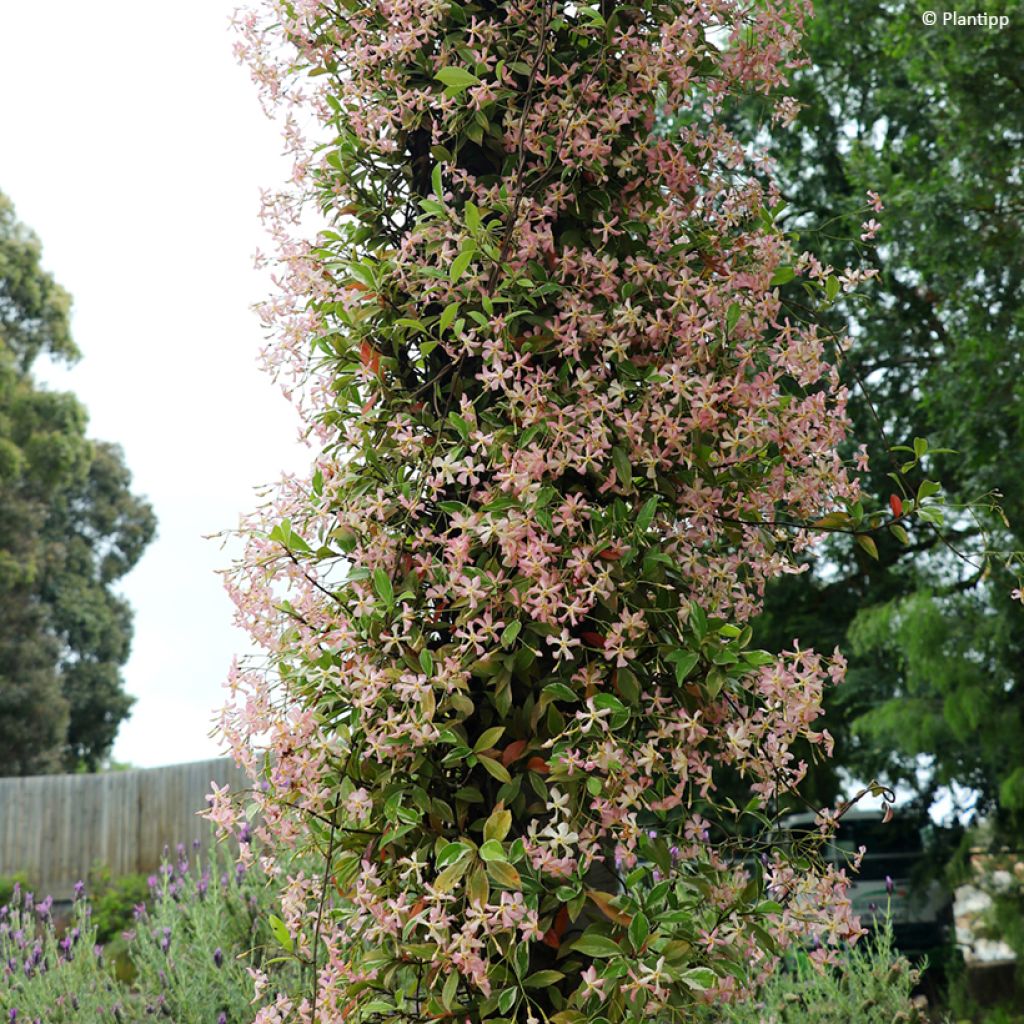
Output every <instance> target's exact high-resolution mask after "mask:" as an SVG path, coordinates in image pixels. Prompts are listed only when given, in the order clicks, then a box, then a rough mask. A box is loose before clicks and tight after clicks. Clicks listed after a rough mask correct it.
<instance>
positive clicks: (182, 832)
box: [0, 758, 250, 900]
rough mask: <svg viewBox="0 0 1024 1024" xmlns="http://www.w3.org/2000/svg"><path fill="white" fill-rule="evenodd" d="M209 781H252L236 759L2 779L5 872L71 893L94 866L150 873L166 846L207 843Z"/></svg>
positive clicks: (0, 845)
mask: <svg viewBox="0 0 1024 1024" xmlns="http://www.w3.org/2000/svg"><path fill="white" fill-rule="evenodd" d="M211 781H214V782H216V783H217V784H218V785H223V784H224V783H230V785H231V789H232V791H238V790H239V789H245V788H247V787H248V785H250V783H248V781H247V779H246V776H245V775H244V773H243V772H242V771H241V769H239V768H238V767H237V766H236V765H235V764H234V762H233V761H231V760H230V759H228V758H218V759H216V760H212V761H197V762H194V763H192V764H176V765H169V766H168V767H165V768H148V769H143V770H138V771H126V772H107V773H103V774H99V775H36V776H29V777H26V778H10V779H0V875H12V874H16V873H18V872H24V873H25V874H26V875H27V876H28V879H29V882H30V883H31V885H32V888H33V889H34V890H35V891H36V892H37V893H38V894H40V895H45V894H49V895H52V896H53V897H54V899H57V900H63V899H67V898H69V897H70V896H71V893H72V890H73V889H74V885H75V882H77V881H78V880H79V879H84V878H86V876H87V875H88V873H89V869H90V868H91V867H92V866H93V865H94V864H96V863H98V862H99V863H102V864H105V865H107V866H108V867H109V868H110V869H111V871H112V873H113V874H114V875H115V876H116V875H121V874H131V873H134V872H143V873H148V872H151V871H154V870H155V869H156V868H158V867H159V865H160V859H161V856H162V854H163V850H164V847H165V846H170V847H171V849H172V851H173V849H174V846H175V844H176V843H191V842H192V841H193V840H194V839H198V840H199V841H200V842H201V844H202V847H203V848H204V849H205V848H208V847H209V845H210V840H211V835H210V825H209V824H208V823H207V822H206V820H205V819H203V818H198V817H196V812H197V811H200V810H203V809H204V808H205V806H206V795H207V793H209V792H210V783H211Z"/></svg>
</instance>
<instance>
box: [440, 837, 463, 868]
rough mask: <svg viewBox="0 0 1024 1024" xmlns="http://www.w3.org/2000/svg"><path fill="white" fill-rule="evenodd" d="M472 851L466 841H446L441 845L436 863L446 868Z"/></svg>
mask: <svg viewBox="0 0 1024 1024" xmlns="http://www.w3.org/2000/svg"><path fill="white" fill-rule="evenodd" d="M470 852H471V848H470V847H469V846H467V845H466V844H465V843H446V844H445V845H444V846H443V847H441V852H440V853H439V854H438V855H437V859H436V861H435V863H436V865H437V867H438V868H446V867H448V865H449V864H454V863H455V862H456V861H458V860H461V859H462V858H463V857H465V856H466V854H467V853H470Z"/></svg>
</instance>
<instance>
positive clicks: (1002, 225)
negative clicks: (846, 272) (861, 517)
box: [748, 0, 1024, 841]
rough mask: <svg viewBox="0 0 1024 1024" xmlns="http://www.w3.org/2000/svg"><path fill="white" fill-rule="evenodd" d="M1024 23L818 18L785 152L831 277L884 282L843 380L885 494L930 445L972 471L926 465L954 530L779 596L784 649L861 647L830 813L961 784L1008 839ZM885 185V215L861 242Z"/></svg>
mask: <svg viewBox="0 0 1024 1024" xmlns="http://www.w3.org/2000/svg"><path fill="white" fill-rule="evenodd" d="M1011 7H1013V5H1006V4H999V3H996V4H991V5H988V6H987V8H986V10H987V11H988V12H989V13H990V14H992V15H993V16H999V15H1001V14H1011V15H1013V17H1011V18H1010V20H1009V22H1008V24H1007V26H1006V27H1005V28H1003V29H1001V30H1000V31H988V30H985V29H980V30H978V31H971V32H968V33H964V32H962V31H960V32H953V31H951V30H949V28H948V27H943V26H942V25H941V24H940V25H938V26H936V27H934V28H928V27H926V26H924V25H923V24H922V23H921V21H920V10H919V9H918V7H917V5H914V4H910V3H895V4H893V3H885V4H882V3H877V2H875V3H862V2H853V0H821V2H819V3H816V5H815V8H816V15H815V18H814V19H813V21H812V22H811V23H810V27H809V31H808V35H807V40H806V49H807V52H808V56H809V58H810V62H811V64H810V66H809V67H808V68H806V69H805V70H803V71H802V72H800V73H799V74H798V75H797V77H796V79H795V83H794V94H795V95H796V96H797V98H798V99H799V100H800V101H801V103H802V104H803V109H802V111H801V112H800V114H799V116H798V118H797V120H796V123H795V131H794V132H793V133H791V134H790V135H789V136H780V135H774V136H773V137H772V149H773V152H774V155H775V157H776V159H777V161H778V168H779V171H778V173H779V177H780V183H781V184H780V187H781V189H782V192H783V194H784V196H785V199H786V200H787V202H788V203H789V209H788V212H787V214H786V216H787V217H788V218H789V219H788V220H787V221H786V223H787V224H789V225H790V226H791V227H794V228H798V229H799V231H800V232H801V235H802V237H803V238H804V239H805V240H806V241H807V243H808V244H809V245H810V246H812V247H813V248H814V250H815V251H816V252H818V253H819V254H820V255H821V257H822V259H825V260H828V261H830V262H835V263H838V264H841V263H843V262H846V261H849V260H851V259H855V258H856V257H857V255H858V254H859V253H864V254H865V256H866V258H868V259H869V260H870V261H871V262H872V264H873V265H874V266H875V267H876V268H877V269H878V271H879V274H878V277H877V278H876V280H875V281H874V282H872V285H871V287H870V288H867V289H862V291H861V294H860V295H859V296H858V297H855V298H854V299H851V300H850V301H848V302H846V301H842V297H840V299H841V305H840V308H839V313H840V314H841V315H840V316H839V317H838V318H837V321H836V327H837V329H840V330H844V331H845V330H851V331H852V332H853V334H854V335H855V337H856V339H857V344H856V345H855V346H854V348H853V349H852V350H851V352H850V354H849V359H848V362H847V364H846V366H845V368H844V375H845V379H846V380H847V381H848V382H849V384H850V386H851V388H852V389H854V395H853V398H852V399H851V403H850V410H851V417H852V419H853V422H854V424H855V426H854V430H853V433H854V435H855V436H857V437H858V438H861V439H868V438H870V437H874V439H875V440H874V441H873V442H872V445H871V447H872V448H873V449H875V450H876V451H877V452H879V453H880V457H876V458H875V459H874V460H873V465H872V473H871V476H870V478H869V480H868V482H866V483H865V491H866V492H868V493H872V494H874V495H875V496H877V497H878V498H879V499H881V500H883V501H884V500H885V499H886V497H887V496H888V495H889V494H890V493H892V492H895V493H896V494H897V497H899V496H900V491H899V489H898V487H897V485H896V484H895V483H894V480H893V478H892V477H890V476H889V474H890V473H894V472H895V473H896V474H897V476H899V475H901V474H900V466H901V463H903V462H904V461H905V460H906V459H907V458H908V456H907V455H905V454H903V453H899V452H897V453H895V455H894V456H888V455H885V454H884V452H885V449H886V447H888V446H895V445H905V446H910V445H912V439H913V438H914V437H919V438H923V439H926V440H928V441H929V442H930V444H931V446H932V448H933V449H937V448H940V447H945V448H950V449H956V452H957V453H956V454H949V455H931V454H926V455H925V456H924V459H923V464H924V466H925V467H926V468H928V470H929V472H931V473H932V474H933V475H935V476H937V477H938V478H940V479H941V480H942V483H943V486H944V489H945V501H946V504H947V509H946V513H945V520H944V522H941V523H940V522H939V521H938V520H937V519H933V521H932V522H922V521H918V523H917V525H916V526H914V525H908V529H909V534H910V543H909V545H904V544H902V543H900V542H899V541H898V540H897V539H896V538H894V537H889V538H885V537H881V538H879V543H878V553H879V558H878V560H877V561H875V560H873V559H871V558H870V557H869V556H868V555H867V554H866V553H865V552H864V551H861V550H858V549H857V548H856V547H854V546H853V545H852V544H849V543H845V542H843V541H842V540H839V541H836V542H835V543H832V544H830V545H829V546H828V549H827V553H825V554H824V555H823V556H822V557H821V558H820V559H819V561H818V566H819V571H818V572H816V573H815V575H814V577H813V582H812V585H811V586H806V585H805V582H802V583H801V585H799V586H796V585H794V581H789V580H782V581H780V582H779V583H777V584H775V585H774V587H773V592H772V593H770V594H769V599H768V602H767V612H766V615H765V617H764V618H763V619H762V621H761V624H760V627H759V635H760V637H761V640H762V642H765V643H766V644H770V643H772V642H775V640H776V639H777V638H779V637H780V636H782V635H787V636H788V635H790V634H791V632H793V631H794V629H795V630H796V632H797V634H798V635H799V636H800V637H801V639H802V640H803V641H804V642H807V643H811V644H813V645H815V646H819V645H820V646H826V645H831V644H833V643H845V642H846V640H847V637H849V641H850V643H849V644H848V645H847V646H848V648H849V650H850V652H851V662H850V671H849V674H848V677H847V681H846V683H845V685H844V686H843V687H841V688H840V689H839V690H837V691H835V692H834V694H832V695H831V696H830V699H829V707H828V718H827V721H828V725H829V728H830V730H832V731H833V732H834V734H835V735H836V737H837V751H838V757H837V759H836V761H835V762H833V765H832V767H831V770H830V771H829V772H828V773H827V774H820V775H819V776H818V777H817V779H816V785H817V786H818V791H819V795H820V796H822V797H828V796H830V795H831V793H833V792H834V791H835V790H836V789H837V788H838V787H839V782H838V780H837V778H836V777H835V775H834V773H833V772H834V768H835V767H836V766H839V767H842V768H845V769H846V770H847V771H848V772H850V773H852V774H853V775H855V776H860V777H872V776H876V775H877V776H880V777H883V778H886V779H888V780H889V781H892V782H899V783H901V784H902V785H904V786H907V787H910V788H911V790H912V791H914V793H915V794H916V797H915V799H916V802H917V803H918V804H919V805H920V806H921V807H922V808H923V809H925V810H927V809H928V808H929V807H930V806H931V805H933V804H934V802H935V800H936V799H937V797H938V795H939V793H940V792H941V791H942V790H943V789H944V787H948V786H950V785H955V786H958V787H962V788H965V789H967V790H969V791H971V797H970V800H971V803H970V805H969V806H970V808H972V809H973V810H974V811H975V812H976V813H977V814H978V815H979V816H988V817H991V818H992V819H993V821H997V822H999V827H998V828H997V829H996V831H995V833H993V834H994V835H996V836H998V837H999V839H998V841H1003V840H1005V838H1006V837H1008V836H1014V837H1016V836H1019V834H1020V828H1021V825H1022V824H1024V818H1022V813H1024V747H1022V745H1021V743H1020V736H1021V735H1022V731H1024V701H1022V699H1021V693H1022V685H1024V677H1022V666H1024V659H1022V654H1024V617H1022V613H1021V608H1020V605H1019V604H1016V603H1015V602H1014V601H1013V600H1011V593H1012V592H1014V591H1017V590H1018V587H1019V583H1018V582H1017V570H1016V568H1015V565H1014V564H1013V560H1012V558H1008V556H1009V555H1010V553H1012V552H1014V551H1019V550H1021V548H1022V547H1024V543H1022V533H1024V528H1022V524H1024V464H1022V458H1024V444H1022V440H1024V439H1022V426H1024V421H1022V418H1021V409H1022V408H1024V405H1022V401H1021V399H1022V397H1024V394H1022V384H1021V382H1022V380H1024V375H1022V364H1021V359H1022V356H1021V353H1022V351H1024V349H1022V344H1021V343H1022V330H1024V273H1022V265H1021V260H1020V252H1021V250H1022V245H1024V218H1022V216H1021V213H1022V208H1021V203H1020V187H1019V177H1020V172H1021V161H1020V139H1021V138H1022V137H1024V103H1022V99H1024V81H1022V79H1021V76H1020V60H1019V54H1020V48H1021V45H1022V43H1024V25H1021V24H1020V23H1019V22H1020V19H1019V18H1017V17H1016V14H1017V13H1018V12H1017V11H1016V8H1015V7H1014V8H1013V10H1011ZM748 115H749V116H751V117H753V118H754V119H758V118H759V117H760V115H758V114H757V113H756V112H753V113H752V114H751V113H750V112H749V111H748ZM867 190H874V191H877V192H878V193H880V194H881V196H882V200H883V201H884V204H885V212H884V213H883V214H879V215H877V216H878V220H879V221H881V229H880V231H879V233H878V236H877V239H875V240H872V239H865V240H863V241H861V240H860V236H861V235H862V234H870V233H871V231H870V229H868V230H867V231H865V229H864V228H863V227H862V226H861V221H862V220H864V219H865V217H873V216H874V213H873V212H871V211H867V212H866V207H865V193H866V192H867ZM919 468H920V467H914V468H913V469H911V470H908V472H907V473H906V474H905V477H906V483H907V484H908V486H909V487H910V488H911V490H914V489H916V486H917V484H918V483H919V481H920V477H919V476H916V474H917V473H918V471H919ZM997 491H998V492H1001V495H1002V496H1001V497H1000V498H997V497H995V492H997ZM997 504H999V505H1002V507H1003V508H1004V509H1005V512H1006V515H1007V518H1008V521H1006V520H1004V519H1003V518H1002V516H1001V514H1000V513H999V511H998V510H997V509H996V508H995V505H997ZM993 552H994V553H996V556H993ZM1000 552H1002V553H1003V554H1002V555H999V554H998V553H1000ZM961 556H966V557H961ZM1018 592H1019V591H1018ZM961 792H962V790H961Z"/></svg>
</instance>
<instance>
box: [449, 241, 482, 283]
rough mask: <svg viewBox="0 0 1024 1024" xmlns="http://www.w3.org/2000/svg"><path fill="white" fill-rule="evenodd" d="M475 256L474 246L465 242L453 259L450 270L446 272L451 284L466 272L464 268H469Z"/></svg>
mask: <svg viewBox="0 0 1024 1024" xmlns="http://www.w3.org/2000/svg"><path fill="white" fill-rule="evenodd" d="M475 255H476V246H475V245H474V244H473V243H472V242H467V243H466V244H465V245H464V246H463V247H462V251H461V252H460V253H459V255H458V256H456V257H455V259H453V260H452V265H451V268H450V269H449V271H448V277H449V278H450V279H451V280H452V282H455V281H458V279H459V278H460V277H462V275H463V274H464V273H465V272H466V267H468V266H469V264H470V261H471V260H472V259H473V257H474V256H475Z"/></svg>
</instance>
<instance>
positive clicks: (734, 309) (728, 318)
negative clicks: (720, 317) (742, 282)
mask: <svg viewBox="0 0 1024 1024" xmlns="http://www.w3.org/2000/svg"><path fill="white" fill-rule="evenodd" d="M742 312H743V310H742V309H741V308H740V304H739V303H738V302H734V303H733V304H732V305H731V306H730V307H729V309H728V311H727V312H726V314H725V329H726V332H727V333H729V334H732V332H733V331H734V330H735V329H736V324H738V323H739V319H740V314H741V313H742Z"/></svg>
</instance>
